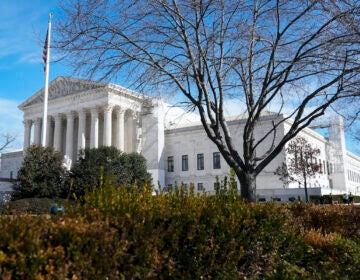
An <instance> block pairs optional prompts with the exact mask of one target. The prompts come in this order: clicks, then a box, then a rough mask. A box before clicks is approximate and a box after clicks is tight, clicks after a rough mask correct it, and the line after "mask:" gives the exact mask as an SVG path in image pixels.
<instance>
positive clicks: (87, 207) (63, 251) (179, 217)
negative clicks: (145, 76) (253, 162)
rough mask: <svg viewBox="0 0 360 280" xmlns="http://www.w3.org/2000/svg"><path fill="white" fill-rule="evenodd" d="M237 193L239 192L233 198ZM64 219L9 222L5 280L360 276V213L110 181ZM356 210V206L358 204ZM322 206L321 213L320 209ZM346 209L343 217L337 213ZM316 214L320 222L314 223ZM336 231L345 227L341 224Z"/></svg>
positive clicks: (1, 270)
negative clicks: (157, 190)
mask: <svg viewBox="0 0 360 280" xmlns="http://www.w3.org/2000/svg"><path fill="white" fill-rule="evenodd" d="M229 194H230V195H229ZM84 201H85V203H83V204H81V205H78V206H77V207H76V209H75V211H68V212H67V213H66V214H65V215H60V216H53V217H51V218H50V219H45V218H44V217H41V216H27V215H25V216H12V217H7V216H0V223H1V224H2V225H3V228H2V230H1V231H0V275H1V276H2V277H3V278H5V279H23V278H27V279H105V278H109V279H358V275H359V273H360V271H359V269H360V243H359V242H360V239H359V232H358V231H357V232H354V231H353V229H354V228H355V226H354V227H352V226H349V224H347V223H345V222H341V223H342V226H343V227H348V228H349V229H350V230H343V231H341V230H339V228H338V227H337V226H329V227H327V228H326V230H323V229H321V223H320V221H321V219H323V218H325V217H326V216H327V215H328V216H330V217H332V218H338V217H348V218H349V219H350V216H353V218H352V220H351V221H352V222H357V221H358V220H359V217H360V211H353V210H352V209H351V207H341V208H338V206H334V205H330V206H329V207H322V206H320V207H319V206H314V205H307V204H301V205H291V206H289V205H277V204H275V203H265V204H249V203H245V202H244V200H243V199H241V198H240V197H239V196H237V195H236V194H234V193H233V194H231V193H226V192H225V191H224V190H223V191H220V192H219V194H218V195H215V196H208V195H206V194H196V195H195V194H194V193H193V192H191V191H190V192H187V191H186V190H185V189H184V188H181V189H175V190H174V191H172V192H169V193H166V194H165V193H164V194H158V195H155V196H154V195H152V191H151V187H149V186H146V185H145V186H144V187H143V188H141V189H139V188H138V187H137V186H136V185H134V186H133V187H132V188H129V189H128V188H126V187H125V186H120V187H117V186H114V185H113V183H112V181H111V180H110V179H106V180H104V184H103V185H102V186H101V188H99V189H94V190H92V191H88V192H86V194H85V196H84ZM354 207H355V206H354ZM317 209H322V210H317ZM337 209H338V210H339V211H340V214H336V213H335V212H336V211H337ZM315 217H317V218H315ZM334 223H335V224H336V223H337V222H334ZM349 233H351V234H349Z"/></svg>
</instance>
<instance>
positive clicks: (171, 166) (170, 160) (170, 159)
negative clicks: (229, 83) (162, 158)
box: [168, 156, 174, 172]
mask: <svg viewBox="0 0 360 280" xmlns="http://www.w3.org/2000/svg"><path fill="white" fill-rule="evenodd" d="M168 172H174V157H173V156H171V157H168Z"/></svg>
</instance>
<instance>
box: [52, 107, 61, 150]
mask: <svg viewBox="0 0 360 280" xmlns="http://www.w3.org/2000/svg"><path fill="white" fill-rule="evenodd" d="M61 128H62V117H61V115H60V114H57V115H56V116H55V131H54V149H55V150H56V151H60V150H61Z"/></svg>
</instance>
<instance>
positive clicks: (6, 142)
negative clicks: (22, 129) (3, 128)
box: [0, 133, 16, 152]
mask: <svg viewBox="0 0 360 280" xmlns="http://www.w3.org/2000/svg"><path fill="white" fill-rule="evenodd" d="M0 137H1V140H0V152H2V151H4V150H5V149H6V148H9V146H10V145H11V143H12V142H14V141H15V140H16V137H15V136H13V135H11V134H10V133H3V134H1V136H0Z"/></svg>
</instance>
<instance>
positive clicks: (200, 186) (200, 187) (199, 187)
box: [197, 183, 204, 191]
mask: <svg viewBox="0 0 360 280" xmlns="http://www.w3.org/2000/svg"><path fill="white" fill-rule="evenodd" d="M197 189H198V191H203V190H204V184H203V183H198V184H197Z"/></svg>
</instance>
